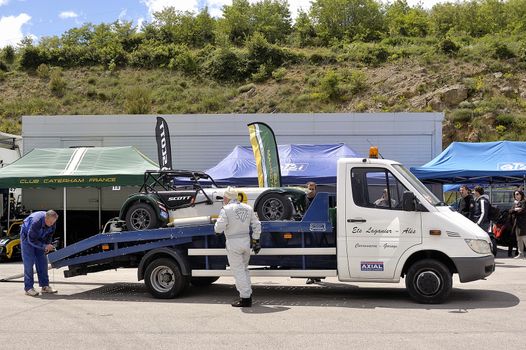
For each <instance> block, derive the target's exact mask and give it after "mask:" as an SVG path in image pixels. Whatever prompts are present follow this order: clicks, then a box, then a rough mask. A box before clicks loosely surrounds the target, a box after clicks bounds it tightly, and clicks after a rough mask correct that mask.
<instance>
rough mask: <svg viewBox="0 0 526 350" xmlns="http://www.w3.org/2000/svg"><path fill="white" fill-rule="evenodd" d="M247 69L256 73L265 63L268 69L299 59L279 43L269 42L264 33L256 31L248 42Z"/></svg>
mask: <svg viewBox="0 0 526 350" xmlns="http://www.w3.org/2000/svg"><path fill="white" fill-rule="evenodd" d="M246 48H247V51H248V54H247V69H248V71H249V72H250V73H255V72H257V71H258V70H259V67H260V66H261V65H262V64H264V65H266V66H267V68H268V69H270V70H273V69H274V68H277V67H280V66H282V65H283V64H284V63H288V62H290V63H294V62H296V61H297V60H298V59H299V56H298V55H295V54H294V53H292V52H291V51H289V50H286V49H282V48H280V47H279V46H277V45H272V44H269V43H268V41H267V40H266V39H265V37H264V36H263V35H261V34H260V33H256V34H254V35H253V36H252V38H251V39H250V40H248V41H247V43H246Z"/></svg>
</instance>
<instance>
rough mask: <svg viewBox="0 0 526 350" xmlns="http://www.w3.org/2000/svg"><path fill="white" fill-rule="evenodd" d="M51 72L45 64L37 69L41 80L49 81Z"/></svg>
mask: <svg viewBox="0 0 526 350" xmlns="http://www.w3.org/2000/svg"><path fill="white" fill-rule="evenodd" d="M49 72H50V70H49V67H48V65H47V64H45V63H42V64H41V65H39V66H38V68H37V76H38V77H39V78H40V79H48V78H49Z"/></svg>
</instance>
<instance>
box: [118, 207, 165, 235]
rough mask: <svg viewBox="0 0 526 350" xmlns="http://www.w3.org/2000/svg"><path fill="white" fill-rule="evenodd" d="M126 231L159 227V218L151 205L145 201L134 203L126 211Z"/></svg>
mask: <svg viewBox="0 0 526 350" xmlns="http://www.w3.org/2000/svg"><path fill="white" fill-rule="evenodd" d="M126 227H127V228H128V231H139V230H148V229H154V228H158V227H159V220H158V219H157V215H156V214H155V211H154V210H153V208H152V206H151V205H149V204H146V203H135V204H134V205H132V206H131V207H130V209H128V212H127V213H126Z"/></svg>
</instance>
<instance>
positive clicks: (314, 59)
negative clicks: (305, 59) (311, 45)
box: [309, 52, 337, 65]
mask: <svg viewBox="0 0 526 350" xmlns="http://www.w3.org/2000/svg"><path fill="white" fill-rule="evenodd" d="M309 62H310V63H312V64H316V65H326V64H333V63H336V62H337V59H336V55H334V54H333V53H324V52H315V53H313V54H312V55H310V56H309Z"/></svg>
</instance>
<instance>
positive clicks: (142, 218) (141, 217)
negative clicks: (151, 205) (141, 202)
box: [131, 209, 151, 230]
mask: <svg viewBox="0 0 526 350" xmlns="http://www.w3.org/2000/svg"><path fill="white" fill-rule="evenodd" d="M150 221H151V218H150V213H148V211H147V210H146V209H136V210H134V212H133V213H132V215H131V224H132V226H133V228H134V229H135V230H143V229H145V228H148V227H149V226H150Z"/></svg>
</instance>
